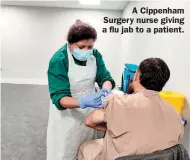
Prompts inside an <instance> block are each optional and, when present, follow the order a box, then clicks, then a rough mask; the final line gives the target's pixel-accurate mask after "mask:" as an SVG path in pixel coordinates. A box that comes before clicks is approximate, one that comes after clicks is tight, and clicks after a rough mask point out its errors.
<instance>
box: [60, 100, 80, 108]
mask: <svg viewBox="0 0 190 160" xmlns="http://www.w3.org/2000/svg"><path fill="white" fill-rule="evenodd" d="M59 103H60V105H61V106H64V108H67V109H72V108H79V106H78V102H77V99H75V98H72V97H63V98H61V99H60V101H59Z"/></svg>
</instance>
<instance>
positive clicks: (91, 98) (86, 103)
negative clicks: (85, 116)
mask: <svg viewBox="0 0 190 160" xmlns="http://www.w3.org/2000/svg"><path fill="white" fill-rule="evenodd" d="M103 95H104V92H97V93H93V94H90V95H88V96H86V97H83V98H80V99H79V100H78V105H79V107H80V108H82V109H84V108H87V107H91V108H100V107H101V104H102V103H101V97H102V96H103Z"/></svg>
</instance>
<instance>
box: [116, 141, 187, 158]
mask: <svg viewBox="0 0 190 160" xmlns="http://www.w3.org/2000/svg"><path fill="white" fill-rule="evenodd" d="M116 160H190V159H189V155H188V152H187V150H186V149H185V148H184V146H183V145H181V144H178V145H176V146H174V147H171V148H169V149H166V150H163V151H158V152H155V153H151V154H145V155H135V156H126V157H120V158H117V159H116Z"/></svg>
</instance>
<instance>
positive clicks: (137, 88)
mask: <svg viewBox="0 0 190 160" xmlns="http://www.w3.org/2000/svg"><path fill="white" fill-rule="evenodd" d="M133 89H134V93H136V92H140V91H143V90H145V88H144V87H143V86H142V85H141V84H140V83H135V84H134V85H133Z"/></svg>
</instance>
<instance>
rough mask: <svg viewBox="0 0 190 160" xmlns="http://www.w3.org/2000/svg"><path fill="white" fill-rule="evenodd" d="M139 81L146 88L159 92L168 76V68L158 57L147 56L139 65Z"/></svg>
mask: <svg viewBox="0 0 190 160" xmlns="http://www.w3.org/2000/svg"><path fill="white" fill-rule="evenodd" d="M139 71H140V83H141V85H142V86H143V87H145V88H146V89H150V90H154V91H158V92H160V91H161V90H162V88H163V87H164V86H165V84H166V82H167V81H168V80H169V78H170V69H169V68H168V66H167V64H166V63H165V62H164V61H163V60H162V59H160V58H148V59H145V60H144V61H142V62H141V63H140V65H139Z"/></svg>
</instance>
